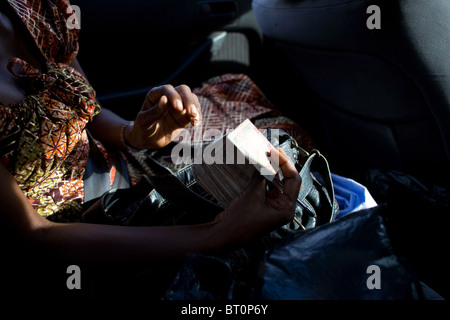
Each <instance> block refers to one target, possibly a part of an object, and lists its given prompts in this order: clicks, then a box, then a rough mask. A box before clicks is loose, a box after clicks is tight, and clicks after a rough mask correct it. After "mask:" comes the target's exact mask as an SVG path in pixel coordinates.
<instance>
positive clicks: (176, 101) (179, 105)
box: [175, 100, 183, 111]
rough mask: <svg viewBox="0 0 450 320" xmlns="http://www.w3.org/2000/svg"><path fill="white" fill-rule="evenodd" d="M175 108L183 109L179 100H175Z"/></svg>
mask: <svg viewBox="0 0 450 320" xmlns="http://www.w3.org/2000/svg"><path fill="white" fill-rule="evenodd" d="M175 108H176V109H177V110H179V111H181V110H183V102H181V100H175Z"/></svg>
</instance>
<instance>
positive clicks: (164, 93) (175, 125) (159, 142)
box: [125, 85, 202, 149]
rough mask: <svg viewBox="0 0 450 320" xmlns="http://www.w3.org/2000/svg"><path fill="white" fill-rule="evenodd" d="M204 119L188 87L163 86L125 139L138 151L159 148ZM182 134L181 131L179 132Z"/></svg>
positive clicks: (150, 95) (149, 95)
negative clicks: (190, 125)
mask: <svg viewBox="0 0 450 320" xmlns="http://www.w3.org/2000/svg"><path fill="white" fill-rule="evenodd" d="M201 120H202V116H201V112H200V103H199V101H198V98H197V96H196V95H195V94H194V93H192V91H191V89H190V88H189V87H188V86H186V85H181V86H178V87H175V88H174V87H173V86H171V85H164V86H160V87H156V88H153V89H151V90H150V91H149V92H148V93H147V97H146V99H145V101H144V104H143V105H142V108H141V111H140V112H139V113H138V114H137V116H136V120H135V121H134V125H133V126H129V127H127V130H126V132H125V140H126V141H127V143H128V144H130V145H131V146H133V147H135V148H138V149H157V148H162V147H164V146H166V145H167V144H169V143H170V142H171V141H172V140H173V139H174V138H176V136H177V131H179V130H180V129H183V128H185V127H186V126H187V125H188V124H189V123H191V124H192V125H193V126H197V125H198V124H200V122H201ZM178 133H179V132H178Z"/></svg>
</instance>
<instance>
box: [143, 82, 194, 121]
mask: <svg viewBox="0 0 450 320" xmlns="http://www.w3.org/2000/svg"><path fill="white" fill-rule="evenodd" d="M156 104H158V105H160V106H161V107H164V106H166V105H167V107H169V108H172V109H173V111H176V112H177V116H179V117H180V118H184V120H185V121H187V122H188V123H191V124H192V125H193V126H196V125H198V124H199V123H200V122H201V120H202V117H201V112H200V102H199V100H198V97H197V96H196V95H195V94H194V93H192V91H191V89H190V88H189V87H188V86H186V85H180V86H178V87H175V88H174V87H173V86H171V85H163V86H160V87H155V88H153V89H152V90H150V91H149V92H148V94H147V97H146V101H145V102H144V105H143V107H142V111H146V110H148V109H151V108H153V107H154V106H155V105H156Z"/></svg>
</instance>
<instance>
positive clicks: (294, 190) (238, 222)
mask: <svg viewBox="0 0 450 320" xmlns="http://www.w3.org/2000/svg"><path fill="white" fill-rule="evenodd" d="M270 157H271V158H272V159H275V160H278V163H279V167H280V169H281V172H282V173H283V177H284V190H283V192H273V191H274V190H270V191H271V192H267V191H266V181H265V180H264V179H263V178H262V176H258V177H256V179H254V181H252V183H251V184H250V186H249V187H248V188H247V189H246V190H245V191H244V192H243V193H241V194H240V196H239V197H237V198H236V199H235V200H234V201H233V202H231V204H230V205H229V206H228V208H227V209H226V210H225V211H224V212H222V213H221V214H220V215H219V216H218V217H217V218H216V221H218V222H219V223H220V224H224V226H226V227H224V228H227V231H226V232H227V234H228V236H231V237H232V239H231V242H236V243H237V242H240V241H242V240H244V241H245V240H248V239H250V238H251V237H252V236H254V235H256V234H258V233H260V232H263V231H267V230H270V229H274V228H276V227H278V226H281V225H283V224H286V223H287V222H289V221H291V220H292V219H293V218H294V212H295V206H296V201H297V197H298V193H299V191H300V187H301V184H302V180H301V177H300V175H299V174H298V171H297V170H296V168H295V165H294V163H293V162H292V161H291V159H290V158H289V157H288V156H287V155H286V153H284V151H283V150H282V149H278V150H276V149H274V150H272V151H271V155H270Z"/></svg>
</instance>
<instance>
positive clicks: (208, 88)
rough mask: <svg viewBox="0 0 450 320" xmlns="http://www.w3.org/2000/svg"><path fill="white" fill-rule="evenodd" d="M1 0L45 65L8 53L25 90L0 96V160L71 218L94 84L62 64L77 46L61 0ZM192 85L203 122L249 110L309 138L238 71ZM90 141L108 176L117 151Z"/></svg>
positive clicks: (224, 123)
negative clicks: (15, 97) (19, 95)
mask: <svg viewBox="0 0 450 320" xmlns="http://www.w3.org/2000/svg"><path fill="white" fill-rule="evenodd" d="M8 2H9V4H10V6H11V7H12V9H13V10H14V11H15V13H16V14H17V15H18V17H19V18H20V19H21V20H22V21H23V23H24V25H25V27H26V29H27V30H28V32H29V33H30V34H31V36H32V37H33V39H34V42H35V44H36V46H37V47H38V48H39V50H40V52H41V53H42V55H43V56H44V58H45V59H46V66H45V68H43V69H44V70H37V69H35V68H33V67H32V66H31V65H30V64H28V63H27V62H26V61H23V60H21V59H19V58H16V57H11V59H10V60H9V64H8V69H9V70H10V72H11V73H13V74H14V75H15V76H17V77H20V78H23V79H24V80H26V81H27V83H28V86H29V88H30V92H29V93H28V94H27V96H26V98H25V99H24V100H23V101H20V102H18V103H14V104H10V105H1V104H0V161H1V162H2V163H3V164H4V165H5V166H6V168H7V169H8V170H9V172H10V173H11V174H12V175H13V176H14V178H15V180H16V181H17V183H18V185H19V186H20V188H21V189H22V191H23V192H24V194H25V195H26V197H27V198H28V199H29V201H30V203H31V204H32V205H33V207H34V208H35V209H36V211H37V212H38V213H39V214H41V215H42V216H45V217H48V218H51V219H52V220H55V221H78V220H79V214H80V213H81V210H82V204H83V200H84V182H83V175H84V173H85V168H86V164H87V160H88V156H89V150H90V145H89V139H88V136H87V133H86V130H85V126H86V124H87V123H89V121H91V120H92V118H93V117H94V116H95V115H96V114H98V113H99V112H100V106H99V105H98V103H97V102H96V98H95V91H94V89H93V88H92V87H91V86H90V85H89V83H88V81H87V80H86V79H85V78H84V77H83V76H82V75H81V74H80V73H79V72H77V71H76V70H75V69H74V68H72V67H71V66H70V64H71V63H72V62H73V61H74V59H75V58H76V55H77V52H78V30H77V29H74V28H68V26H67V21H68V18H69V17H70V15H71V14H70V13H68V12H70V10H68V7H69V3H68V2H67V1H66V0H8ZM194 92H195V93H196V94H197V95H198V96H199V99H200V103H201V106H202V114H203V125H202V128H203V130H207V129H211V128H213V129H218V130H220V131H221V132H224V131H225V130H227V129H232V128H234V127H236V126H237V125H238V124H239V123H241V122H242V121H243V120H245V119H246V118H250V119H254V122H255V124H256V125H257V126H259V127H260V128H266V127H269V126H271V127H275V128H282V129H286V130H287V131H289V133H291V134H292V135H294V137H296V138H297V139H298V140H299V141H302V142H303V146H305V147H306V148H307V149H308V145H310V144H311V140H310V139H309V137H308V135H307V134H306V133H304V132H303V131H302V130H301V128H300V127H298V125H297V124H295V123H294V122H293V121H292V120H290V119H287V118H285V117H283V116H282V115H280V113H279V112H278V111H276V109H275V108H274V106H273V105H272V104H271V103H270V102H269V101H268V100H267V99H266V98H265V96H264V94H263V93H262V92H261V91H260V90H259V88H258V87H257V86H256V85H255V84H254V83H253V82H252V81H251V79H249V78H248V77H247V76H245V75H232V74H226V75H223V76H221V77H217V78H213V79H210V80H209V81H207V82H206V83H205V84H204V86H203V87H202V88H196V89H195V90H194ZM188 129H189V130H193V128H192V127H188ZM192 136H194V135H192ZM94 142H95V143H96V145H97V146H98V147H99V148H100V150H102V153H103V156H104V158H105V162H106V163H107V164H108V168H110V181H111V182H112V181H113V180H114V173H115V167H114V158H115V157H116V156H117V154H118V153H117V152H114V150H113V152H111V151H108V150H107V149H106V148H105V147H104V146H103V145H102V144H101V143H100V142H99V141H94ZM121 156H122V157H126V155H124V154H122V153H121ZM139 156H141V157H142V156H143V154H140V155H139ZM135 163H136V162H133V161H127V166H128V169H129V176H130V179H131V184H134V183H135V182H136V181H137V180H138V179H139V176H140V175H142V174H145V173H148V172H145V170H144V169H142V168H140V167H139V166H136V164H135ZM111 184H112V183H111Z"/></svg>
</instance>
